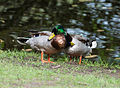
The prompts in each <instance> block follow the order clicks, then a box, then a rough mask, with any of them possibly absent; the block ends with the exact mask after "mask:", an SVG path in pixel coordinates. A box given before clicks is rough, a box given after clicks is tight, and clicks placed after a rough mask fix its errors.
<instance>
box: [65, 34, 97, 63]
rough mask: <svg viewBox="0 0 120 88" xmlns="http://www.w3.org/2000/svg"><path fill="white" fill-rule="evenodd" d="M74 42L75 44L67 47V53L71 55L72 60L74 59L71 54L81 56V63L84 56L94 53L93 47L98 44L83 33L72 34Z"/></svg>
mask: <svg viewBox="0 0 120 88" xmlns="http://www.w3.org/2000/svg"><path fill="white" fill-rule="evenodd" d="M72 42H73V43H74V46H70V47H68V48H66V49H65V53H66V54H68V55H70V60H71V59H72V58H71V56H80V60H79V64H81V59H82V56H85V55H87V54H89V53H92V49H93V48H96V46H97V43H96V41H93V40H92V41H90V40H88V39H87V38H84V37H82V36H81V35H74V36H72Z"/></svg>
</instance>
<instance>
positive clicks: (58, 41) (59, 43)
mask: <svg viewBox="0 0 120 88" xmlns="http://www.w3.org/2000/svg"><path fill="white" fill-rule="evenodd" d="M51 45H52V46H53V47H54V48H55V49H57V50H59V49H62V48H64V47H65V45H66V39H65V36H64V35H63V34H59V35H56V36H55V37H54V38H53V39H52V42H51Z"/></svg>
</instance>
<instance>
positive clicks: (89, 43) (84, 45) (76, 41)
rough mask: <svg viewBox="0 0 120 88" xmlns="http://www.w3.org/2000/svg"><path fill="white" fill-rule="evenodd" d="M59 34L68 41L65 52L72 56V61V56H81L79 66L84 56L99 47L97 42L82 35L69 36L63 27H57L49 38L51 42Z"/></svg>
mask: <svg viewBox="0 0 120 88" xmlns="http://www.w3.org/2000/svg"><path fill="white" fill-rule="evenodd" d="M57 34H64V36H65V38H66V41H67V44H66V47H65V49H64V51H65V53H67V54H68V55H70V60H71V56H80V61H79V64H81V59H82V56H85V55H87V54H88V53H91V52H92V48H95V47H96V46H97V43H96V41H93V40H88V39H87V38H85V37H82V36H81V35H69V34H68V33H67V32H66V31H65V30H64V28H63V26H61V25H57V26H56V27H55V28H53V30H52V35H51V36H50V37H49V40H50V39H52V38H53V37H54V36H55V35H57Z"/></svg>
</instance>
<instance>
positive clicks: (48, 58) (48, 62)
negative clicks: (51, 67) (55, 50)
mask: <svg viewBox="0 0 120 88" xmlns="http://www.w3.org/2000/svg"><path fill="white" fill-rule="evenodd" d="M48 63H55V62H52V61H50V54H48Z"/></svg>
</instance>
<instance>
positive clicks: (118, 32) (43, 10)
mask: <svg viewBox="0 0 120 88" xmlns="http://www.w3.org/2000/svg"><path fill="white" fill-rule="evenodd" d="M18 1H19V0H18ZM23 1H24V2H23ZM86 1H87V0H86ZM33 2H34V3H33ZM7 3H8V5H7V6H6V4H3V5H1V6H0V15H1V17H0V28H1V30H0V39H3V40H4V41H5V49H12V48H19V49H21V48H23V46H20V45H16V44H17V43H15V41H14V40H12V38H11V37H10V36H9V34H10V33H12V32H14V33H15V34H16V35H18V36H28V33H27V32H26V31H27V30H29V29H33V30H49V31H50V30H51V29H52V27H53V26H54V25H56V24H62V25H63V26H64V27H65V28H66V30H67V31H68V33H70V34H81V35H83V36H84V37H88V38H89V37H90V36H95V37H96V40H97V42H98V47H97V49H95V50H94V51H93V54H97V55H99V56H100V57H101V58H102V59H108V58H118V57H120V44H119V42H120V1H119V0H110V1H109V0H95V1H94V2H93V1H92V0H89V2H81V0H78V1H77V0H76V1H74V0H70V1H69V0H65V1H63V0H57V1H56V0H49V1H48V0H44V1H42V2H41V1H36V2H35V1H34V0H30V1H29V2H26V1H25V0H22V1H19V2H17V1H16V3H14V5H13V3H12V1H11V2H7Z"/></svg>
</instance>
